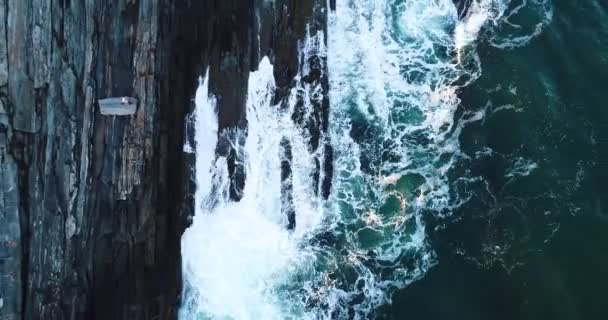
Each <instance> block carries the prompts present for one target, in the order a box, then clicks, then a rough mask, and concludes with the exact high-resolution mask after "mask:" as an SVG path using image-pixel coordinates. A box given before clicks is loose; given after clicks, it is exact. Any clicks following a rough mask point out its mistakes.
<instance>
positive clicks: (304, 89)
mask: <svg viewBox="0 0 608 320" xmlns="http://www.w3.org/2000/svg"><path fill="white" fill-rule="evenodd" d="M455 2H458V3H463V2H466V3H468V4H469V5H470V6H469V9H468V11H466V10H464V11H463V10H462V7H461V6H459V7H457V6H455V5H454V1H452V0H343V1H340V0H338V1H337V2H336V8H335V9H336V10H335V11H332V12H329V13H328V26H327V32H326V33H324V32H322V31H319V32H317V33H316V34H315V33H310V34H308V35H307V39H304V40H303V41H302V43H301V48H300V52H299V61H300V67H299V69H298V75H297V76H296V77H295V78H294V88H293V89H292V90H291V91H290V94H289V96H288V97H287V98H286V100H284V101H282V103H283V104H282V106H283V107H282V109H281V111H279V112H278V111H277V106H276V105H274V104H273V103H274V102H273V100H274V99H273V96H274V95H275V91H276V89H277V87H276V84H275V79H274V74H275V71H276V70H274V66H273V64H272V59H268V58H264V59H262V61H261V62H260V64H259V66H258V69H257V70H256V71H254V72H252V73H251V74H250V76H249V84H248V94H247V122H248V128H247V131H246V132H242V131H239V130H237V131H235V132H233V133H231V134H233V136H234V137H235V138H234V139H235V141H240V140H242V141H244V145H243V150H242V152H243V154H245V155H247V156H246V157H244V159H245V160H244V167H245V168H246V171H247V177H246V183H245V187H244V190H243V196H242V199H241V200H239V201H233V200H232V199H230V197H228V195H229V192H228V191H227V190H228V189H227V188H228V186H229V183H228V181H230V176H229V173H228V171H227V170H225V168H226V166H225V164H226V161H227V159H226V158H224V157H222V156H216V154H215V145H216V144H217V139H218V128H217V113H216V111H215V110H216V105H215V102H216V99H215V97H214V96H213V94H212V93H211V92H210V91H209V85H208V77H206V76H205V77H204V78H201V81H200V85H199V88H198V90H197V95H196V99H195V100H196V110H195V116H196V123H197V125H196V126H197V128H196V137H195V140H196V143H197V144H198V145H199V146H198V147H197V150H196V153H197V156H196V159H197V160H196V180H197V193H196V196H195V197H196V206H195V209H196V215H195V217H194V220H193V224H192V226H191V227H190V228H189V229H188V230H187V231H186V233H185V234H184V236H183V238H182V258H183V265H184V279H185V288H186V290H185V291H184V302H183V306H182V308H181V310H180V317H181V318H182V319H268V320H272V319H277V320H278V319H311V320H317V319H424V320H445V319H450V320H460V319H462V320H503V319H504V320H527V319H530V320H562V319H563V320H577V319H585V320H587V319H608V306H607V305H606V304H605V300H606V292H608V277H606V275H607V274H608V232H606V230H608V109H607V108H606V101H608V2H606V1H605V0H586V1H570V0H471V1H466V0H462V1H455ZM324 63H326V64H327V70H325V69H323V68H320V69H319V66H321V65H322V64H324ZM325 71H327V80H328V84H327V86H325V85H324V84H323V83H322V82H318V81H314V80H312V79H315V75H317V76H318V75H319V74H320V72H325ZM323 101H328V102H327V103H328V105H329V116H328V121H327V124H326V125H327V130H326V131H324V132H323V133H321V134H320V136H318V137H316V138H317V139H319V140H320V141H323V144H324V143H327V145H329V144H331V147H332V148H331V150H330V149H325V147H324V148H323V149H318V150H312V149H311V148H309V145H310V144H309V139H311V135H310V132H311V131H310V128H308V127H307V124H306V122H303V123H299V122H298V121H295V122H294V119H297V118H298V117H299V116H300V115H302V114H308V115H314V114H315V112H318V110H316V109H315V106H318V105H322V103H323ZM313 118H314V117H313ZM311 121H313V120H311ZM219 135H221V133H220V134H219ZM239 139H240V140H239ZM286 145H288V146H289V147H288V148H287V147H285V150H287V149H289V151H288V152H287V151H285V150H283V149H281V148H283V146H286ZM239 152H240V151H239ZM325 152H331V155H332V159H333V160H332V170H331V174H332V176H331V178H332V179H331V180H332V186H331V194H330V195H329V197H328V198H324V197H321V196H320V193H319V189H318V184H317V183H316V182H315V181H317V182H318V181H319V177H317V178H315V173H318V172H319V170H318V169H319V167H320V164H321V161H320V160H321V159H325V155H327V154H326V153H325ZM288 154H289V155H288ZM282 155H284V156H282ZM283 166H288V167H289V168H290V177H288V178H289V179H291V181H290V182H289V183H290V184H284V182H283V180H282V179H283V178H282V177H283V176H282V171H281V168H283ZM323 174H325V171H324V173H323ZM282 193H284V194H289V195H290V196H292V198H291V199H290V200H289V201H290V203H288V205H289V206H293V207H292V208H293V211H294V212H295V221H296V224H295V226H294V225H291V227H293V229H291V228H286V223H285V214H284V212H283V209H282V208H283V207H284V205H285V203H284V202H283V199H282V198H281V194H282ZM287 199H289V198H287Z"/></svg>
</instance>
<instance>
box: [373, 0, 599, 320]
mask: <svg viewBox="0 0 608 320" xmlns="http://www.w3.org/2000/svg"><path fill="white" fill-rule="evenodd" d="M553 10H554V14H553V20H552V22H551V23H550V24H549V26H547V27H546V28H545V29H544V30H543V32H542V33H541V34H540V35H539V36H538V37H537V38H535V39H533V40H532V41H530V42H529V43H527V44H526V45H525V46H522V47H518V48H513V49H498V48H495V47H493V46H491V45H489V44H488V41H483V39H482V40H480V42H479V46H478V52H479V56H480V59H481V63H482V67H483V73H482V76H481V77H480V78H479V79H478V80H477V81H476V82H475V83H474V84H473V85H471V86H469V87H467V88H466V89H465V90H464V91H463V92H461V93H460V95H461V98H462V104H461V106H460V108H461V109H463V110H478V109H482V108H486V117H485V119H484V120H483V121H480V122H476V123H473V124H471V125H469V126H467V127H466V128H465V130H464V131H463V133H462V135H461V137H460V140H461V143H462V149H463V151H464V152H465V153H466V154H467V155H468V156H469V157H470V159H467V160H463V161H462V163H461V164H459V165H458V166H457V167H455V168H453V169H452V170H451V171H450V172H449V175H450V180H451V181H452V184H453V185H452V186H453V187H454V189H455V190H461V191H462V190H464V191H463V192H468V193H469V194H471V195H472V198H471V200H470V201H469V202H467V203H466V204H465V205H463V206H462V207H460V208H459V209H458V210H457V212H455V214H454V215H453V216H452V217H450V218H445V219H437V218H432V217H433V216H432V215H429V216H428V217H427V221H426V223H427V225H428V230H429V234H430V235H429V236H430V238H431V243H432V247H433V248H434V249H435V250H436V252H437V257H438V261H439V263H438V264H437V265H436V266H435V267H433V268H432V269H431V270H430V271H429V272H428V273H427V274H426V276H425V277H424V278H423V279H421V280H419V281H417V282H415V283H413V284H411V285H410V286H408V287H407V288H405V289H403V290H401V291H399V292H398V293H397V294H396V295H395V296H394V298H393V304H392V305H391V306H387V307H385V308H383V310H382V312H381V314H382V316H381V318H388V319H391V318H394V319H425V320H431V319H470V320H474V319H494V320H496V319H536V320H538V319H568V320H574V319H608V304H607V302H606V299H607V297H608V105H607V101H608V1H605V0H585V1H571V0H555V1H553ZM523 19H525V16H524V18H523ZM505 105H509V106H510V107H508V108H505V107H502V108H501V106H505ZM490 150H491V151H490ZM526 165H528V167H527V168H528V169H530V170H529V172H528V171H526V170H525V167H526ZM464 175H469V176H480V177H483V180H479V181H477V182H468V183H466V184H464V183H462V182H459V181H458V177H460V176H464ZM465 189H466V190H465Z"/></svg>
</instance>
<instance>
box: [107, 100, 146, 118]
mask: <svg viewBox="0 0 608 320" xmlns="http://www.w3.org/2000/svg"><path fill="white" fill-rule="evenodd" d="M136 110H137V99H135V98H131V97H120V98H106V99H101V100H99V111H100V112H101V114H102V115H105V116H130V115H133V114H135V111H136Z"/></svg>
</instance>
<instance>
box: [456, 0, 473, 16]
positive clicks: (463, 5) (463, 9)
mask: <svg viewBox="0 0 608 320" xmlns="http://www.w3.org/2000/svg"><path fill="white" fill-rule="evenodd" d="M472 1H473V0H454V5H455V6H456V11H457V12H458V18H460V19H462V18H464V17H465V16H466V15H467V13H468V12H469V8H470V7H471V2H472Z"/></svg>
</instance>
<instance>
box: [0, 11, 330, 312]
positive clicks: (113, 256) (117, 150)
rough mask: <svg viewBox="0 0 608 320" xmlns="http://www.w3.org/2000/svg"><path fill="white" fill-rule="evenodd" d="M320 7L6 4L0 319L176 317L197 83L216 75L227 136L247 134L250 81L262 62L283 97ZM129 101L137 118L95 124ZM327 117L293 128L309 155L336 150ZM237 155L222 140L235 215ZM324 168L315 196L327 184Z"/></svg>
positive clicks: (0, 57)
mask: <svg viewBox="0 0 608 320" xmlns="http://www.w3.org/2000/svg"><path fill="white" fill-rule="evenodd" d="M325 5H326V3H325V1H323V0H314V1H313V0H310V1H300V0H276V1H266V0H250V1H243V0H209V1H194V0H183V1H178V0H116V1H103V0H82V1H70V0H58V1H50V0H0V319H172V318H175V317H176V310H177V306H178V303H179V293H180V291H181V278H180V277H181V272H180V271H181V266H180V254H179V253H180V249H179V248H180V246H179V244H180V242H179V241H180V236H181V233H182V231H183V229H184V227H185V226H186V224H187V222H186V219H184V218H185V217H187V216H188V215H189V214H191V212H192V208H191V204H192V194H193V187H194V186H193V185H192V182H191V181H189V180H188V176H189V175H190V168H189V167H188V166H187V165H185V164H187V163H188V162H191V161H192V159H189V158H188V157H192V155H185V154H183V153H182V152H181V151H182V143H183V141H184V123H185V121H184V119H185V115H186V113H187V112H188V109H189V108H190V103H191V102H190V98H191V96H192V95H193V93H194V89H195V84H196V77H197V75H199V74H202V73H203V71H204V70H205V69H206V68H207V67H209V69H210V89H211V92H212V93H213V94H214V95H215V96H216V97H217V98H218V110H219V118H220V127H221V129H222V131H225V130H226V129H228V128H235V127H240V128H246V125H247V124H246V121H245V119H246V118H245V115H244V110H245V99H246V92H247V81H248V76H249V71H251V70H253V69H255V68H256V67H257V64H258V62H259V61H260V59H261V58H262V57H263V56H264V55H269V56H270V57H271V60H272V61H273V63H274V65H275V76H276V79H277V85H278V87H279V93H278V94H277V101H280V99H282V98H284V97H285V96H286V95H287V94H288V93H289V90H290V89H291V88H292V87H293V86H294V85H295V80H294V76H295V75H296V74H298V71H299V70H298V66H299V65H300V64H299V61H298V60H299V58H300V57H301V55H300V50H299V49H300V48H301V46H302V43H303V42H302V40H303V39H304V38H305V37H306V34H307V32H309V33H311V32H312V33H315V32H316V31H317V30H324V29H325V26H326V16H327V15H326V12H325V10H326V8H325ZM307 26H308V27H307ZM307 59H309V60H310V64H311V66H313V67H312V70H313V71H312V72H310V73H309V76H308V78H306V79H304V80H302V81H308V82H310V83H319V84H321V85H322V86H323V88H324V90H327V79H326V76H325V74H326V72H325V71H324V70H325V62H324V60H323V59H324V58H323V57H322V56H311V57H308V58H307ZM315 70H316V71H315ZM121 96H131V97H134V98H136V99H137V100H138V101H139V103H138V106H137V111H136V113H135V114H134V115H133V116H111V115H102V114H101V113H100V112H99V106H98V104H97V101H98V99H102V98H106V97H121ZM327 108H328V102H327V101H322V102H320V103H319V105H318V110H319V112H316V113H315V114H314V115H313V116H312V117H313V118H312V119H308V118H296V119H294V121H296V122H299V123H303V124H304V125H305V126H306V127H307V128H309V129H310V130H311V133H313V134H312V137H313V138H312V139H311V142H310V145H311V148H312V149H317V148H320V147H322V146H324V145H326V146H329V144H328V142H327V141H321V140H322V139H319V137H320V136H321V132H322V131H323V130H325V129H326V128H327V117H328V110H327ZM220 134H221V133H220ZM223 136H225V135H223ZM315 137H316V138H315ZM237 146H238V144H237ZM233 149H234V147H233V145H232V144H228V143H226V141H223V142H222V141H220V144H219V147H218V153H221V154H225V155H228V156H229V159H230V161H229V162H230V163H229V169H230V172H231V173H232V189H231V195H232V197H233V198H234V199H235V200H238V199H239V197H240V191H241V190H242V187H243V185H244V183H245V172H244V169H243V168H242V167H239V164H238V163H239V161H238V153H237V152H235V150H233ZM323 154H327V155H328V156H326V159H319V164H318V167H319V172H320V173H319V174H318V177H316V180H317V182H316V183H321V182H319V181H320V180H322V179H323V177H330V176H331V174H321V172H322V171H325V172H330V170H331V158H330V156H331V152H329V151H328V152H324V153H323ZM286 170H288V169H286ZM285 176H286V177H288V176H289V174H286V175H285ZM329 183H330V181H329V180H328V179H327V178H326V179H325V180H323V182H322V185H323V186H324V187H323V188H322V189H323V190H324V191H323V192H324V194H326V193H327V192H328V191H329Z"/></svg>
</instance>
